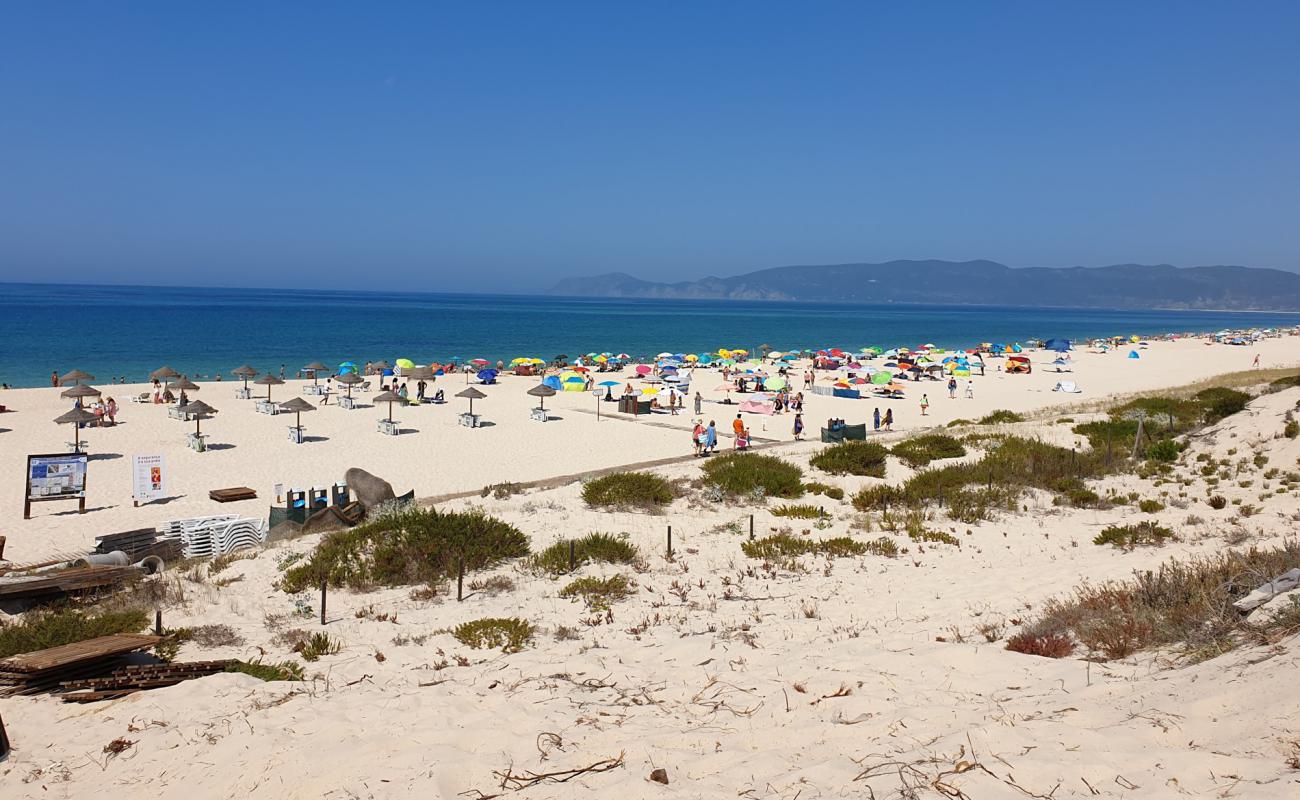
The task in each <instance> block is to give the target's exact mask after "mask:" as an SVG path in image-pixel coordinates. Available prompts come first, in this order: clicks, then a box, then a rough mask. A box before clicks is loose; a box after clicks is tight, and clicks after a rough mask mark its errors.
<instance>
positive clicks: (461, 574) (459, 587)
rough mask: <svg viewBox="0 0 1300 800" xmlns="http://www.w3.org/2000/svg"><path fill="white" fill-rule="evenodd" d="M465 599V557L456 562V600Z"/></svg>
mask: <svg viewBox="0 0 1300 800" xmlns="http://www.w3.org/2000/svg"><path fill="white" fill-rule="evenodd" d="M464 599H465V557H464V556H461V558H460V560H459V561H457V562H456V602H457V603H459V602H460V601H461V600H464Z"/></svg>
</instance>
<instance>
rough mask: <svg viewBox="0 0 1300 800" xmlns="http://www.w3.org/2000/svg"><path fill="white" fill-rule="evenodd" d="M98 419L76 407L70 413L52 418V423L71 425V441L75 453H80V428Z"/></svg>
mask: <svg viewBox="0 0 1300 800" xmlns="http://www.w3.org/2000/svg"><path fill="white" fill-rule="evenodd" d="M96 419H98V417H96V416H95V415H94V414H92V413H90V412H89V411H87V410H86V409H84V408H81V407H80V406H78V407H77V408H74V409H72V410H71V411H67V412H64V413H62V414H60V415H59V416H57V417H55V418H54V422H55V423H56V424H59V425H72V426H74V427H73V428H72V441H73V443H74V446H75V447H76V449H77V451H78V452H80V451H81V426H82V425H83V424H85V423H87V422H94V421H95V420H96Z"/></svg>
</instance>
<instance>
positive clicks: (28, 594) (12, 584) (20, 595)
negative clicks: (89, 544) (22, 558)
mask: <svg viewBox="0 0 1300 800" xmlns="http://www.w3.org/2000/svg"><path fill="white" fill-rule="evenodd" d="M138 577H140V570H139V569H137V568H136V567H129V566H128V567H117V566H108V565H100V564H92V565H89V566H85V567H73V568H72V569H64V570H58V571H56V572H43V573H36V574H32V575H5V576H3V577H0V601H5V600H23V599H28V598H32V597H44V596H47V595H57V594H71V593H73V592H81V591H87V590H89V589H100V588H103V587H105V586H114V585H116V584H119V583H123V582H125V581H128V580H134V579H135V578H138Z"/></svg>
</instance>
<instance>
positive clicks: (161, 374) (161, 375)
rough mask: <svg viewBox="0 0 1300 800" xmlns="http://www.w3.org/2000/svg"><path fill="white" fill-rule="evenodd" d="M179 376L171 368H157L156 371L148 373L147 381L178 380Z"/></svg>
mask: <svg viewBox="0 0 1300 800" xmlns="http://www.w3.org/2000/svg"><path fill="white" fill-rule="evenodd" d="M180 376H181V374H180V373H179V372H177V371H176V370H174V369H172V368H171V367H159V368H158V369H156V370H154V371H153V372H150V373H149V380H151V381H160V380H163V379H165V378H179V377H180Z"/></svg>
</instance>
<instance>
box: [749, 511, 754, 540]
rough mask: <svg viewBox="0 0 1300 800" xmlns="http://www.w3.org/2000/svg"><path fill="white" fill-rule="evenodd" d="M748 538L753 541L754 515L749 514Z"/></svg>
mask: <svg viewBox="0 0 1300 800" xmlns="http://www.w3.org/2000/svg"><path fill="white" fill-rule="evenodd" d="M749 540H750V541H751V542H752V541H754V515H753V514H750V515H749Z"/></svg>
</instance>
